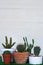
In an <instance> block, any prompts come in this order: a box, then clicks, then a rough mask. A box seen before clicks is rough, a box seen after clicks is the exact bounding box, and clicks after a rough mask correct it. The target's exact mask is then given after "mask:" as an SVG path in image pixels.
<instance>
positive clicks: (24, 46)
mask: <svg viewBox="0 0 43 65" xmlns="http://www.w3.org/2000/svg"><path fill="white" fill-rule="evenodd" d="M23 40H24V44H18V45H17V51H18V52H24V51H26V52H30V53H31V50H32V48H33V46H34V39H32V44H28V40H27V37H23Z"/></svg>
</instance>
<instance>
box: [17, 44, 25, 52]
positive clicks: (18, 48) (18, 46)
mask: <svg viewBox="0 0 43 65" xmlns="http://www.w3.org/2000/svg"><path fill="white" fill-rule="evenodd" d="M17 51H18V52H24V51H25V46H24V45H23V44H18V45H17Z"/></svg>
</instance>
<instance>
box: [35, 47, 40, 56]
mask: <svg viewBox="0 0 43 65" xmlns="http://www.w3.org/2000/svg"><path fill="white" fill-rule="evenodd" d="M40 50H41V48H40V47H39V46H35V47H34V54H35V56H38V55H39V53H40Z"/></svg>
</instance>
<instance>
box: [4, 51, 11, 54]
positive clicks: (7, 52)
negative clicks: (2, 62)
mask: <svg viewBox="0 0 43 65" xmlns="http://www.w3.org/2000/svg"><path fill="white" fill-rule="evenodd" d="M3 54H11V53H10V51H4V52H3Z"/></svg>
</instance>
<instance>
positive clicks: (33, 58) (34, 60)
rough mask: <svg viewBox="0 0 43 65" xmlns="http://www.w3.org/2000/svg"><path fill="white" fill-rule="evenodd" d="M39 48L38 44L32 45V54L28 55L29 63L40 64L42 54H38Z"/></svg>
mask: <svg viewBox="0 0 43 65" xmlns="http://www.w3.org/2000/svg"><path fill="white" fill-rule="evenodd" d="M40 50H41V48H40V47H39V46H35V47H34V55H33V56H30V57H29V63H30V64H42V56H39V54H40Z"/></svg>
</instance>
